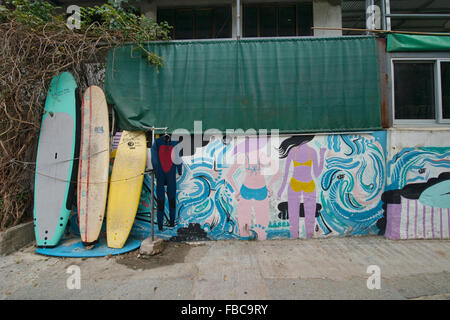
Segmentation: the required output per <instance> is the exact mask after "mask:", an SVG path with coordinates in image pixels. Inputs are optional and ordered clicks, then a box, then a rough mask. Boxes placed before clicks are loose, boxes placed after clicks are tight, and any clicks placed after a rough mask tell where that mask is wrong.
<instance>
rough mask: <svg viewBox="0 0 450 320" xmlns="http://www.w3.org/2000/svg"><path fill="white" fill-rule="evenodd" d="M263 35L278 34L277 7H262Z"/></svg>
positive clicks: (273, 35) (272, 35) (271, 35)
mask: <svg viewBox="0 0 450 320" xmlns="http://www.w3.org/2000/svg"><path fill="white" fill-rule="evenodd" d="M260 21H261V37H275V36H276V35H277V8H274V7H262V8H261V9H260Z"/></svg>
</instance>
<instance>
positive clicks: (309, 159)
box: [278, 135, 326, 238]
mask: <svg viewBox="0 0 450 320" xmlns="http://www.w3.org/2000/svg"><path fill="white" fill-rule="evenodd" d="M313 138H314V136H313V135H305V136H293V137H290V138H288V139H286V140H284V141H283V142H282V143H281V145H280V148H279V153H280V158H281V159H283V158H286V165H285V169H284V177H283V182H282V183H281V187H280V190H279V191H278V198H281V196H282V194H283V192H284V189H285V188H286V184H287V181H288V175H289V168H290V166H291V163H292V164H293V165H294V171H293V174H292V177H291V180H290V181H289V187H288V214H289V224H290V232H291V238H298V236H299V218H300V203H301V202H302V200H303V206H304V210H305V231H306V238H311V237H312V236H313V235H314V225H315V214H316V185H315V183H314V179H313V175H312V174H313V171H314V176H315V177H318V176H319V175H320V173H321V172H322V169H323V164H324V155H325V151H326V149H325V148H320V155H319V157H318V156H317V152H316V151H315V150H314V149H313V148H311V147H309V146H308V144H307V143H308V142H309V141H311V140H312V139H313ZM302 198H303V199H302Z"/></svg>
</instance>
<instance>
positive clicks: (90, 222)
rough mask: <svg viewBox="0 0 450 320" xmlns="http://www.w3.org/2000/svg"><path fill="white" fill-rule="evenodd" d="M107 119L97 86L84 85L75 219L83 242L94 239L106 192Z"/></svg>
mask: <svg viewBox="0 0 450 320" xmlns="http://www.w3.org/2000/svg"><path fill="white" fill-rule="evenodd" d="M108 175H109V120H108V106H107V104H106V98H105V95H104V93H103V91H102V89H100V88H99V87H97V86H91V87H89V88H87V90H86V92H85V94H84V96H83V105H82V106H81V142H80V159H79V167H78V203H77V207H78V221H79V225H80V235H81V240H82V242H83V244H85V245H90V244H92V243H93V242H95V241H96V240H97V239H98V236H99V234H100V229H101V227H102V223H103V217H104V215H105V208H106V196H107V194H108Z"/></svg>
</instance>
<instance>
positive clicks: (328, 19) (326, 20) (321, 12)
mask: <svg viewBox="0 0 450 320" xmlns="http://www.w3.org/2000/svg"><path fill="white" fill-rule="evenodd" d="M313 14H314V16H313V21H314V27H324V28H342V2H341V1H340V0H337V1H336V0H313ZM314 36H315V37H334V36H336V37H338V36H342V31H341V30H317V29H314Z"/></svg>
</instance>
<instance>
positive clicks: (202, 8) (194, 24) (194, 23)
mask: <svg viewBox="0 0 450 320" xmlns="http://www.w3.org/2000/svg"><path fill="white" fill-rule="evenodd" d="M216 9H226V10H227V11H228V14H229V19H230V21H229V22H230V28H229V29H230V30H229V33H228V36H227V37H221V38H218V37H217V30H216V15H215V10H216ZM159 10H172V14H173V19H174V23H175V24H174V25H173V26H172V27H173V29H172V35H176V30H177V18H176V16H177V12H179V11H192V35H193V38H183V39H176V38H174V39H173V40H174V41H193V40H217V39H221V40H225V39H232V38H233V27H232V26H233V8H232V6H231V4H223V5H221V4H217V5H205V6H201V5H192V6H184V5H183V6H158V7H157V8H156V21H158V11H159ZM208 10H210V11H211V12H212V15H211V20H212V21H211V27H212V28H211V33H212V37H211V38H196V36H197V35H196V28H197V20H196V19H197V17H196V12H197V11H208Z"/></svg>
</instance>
